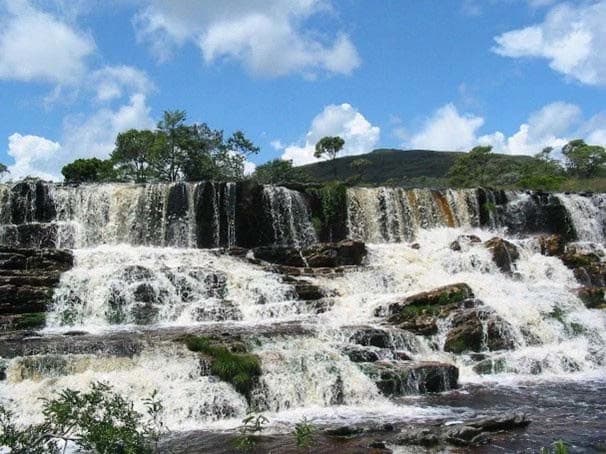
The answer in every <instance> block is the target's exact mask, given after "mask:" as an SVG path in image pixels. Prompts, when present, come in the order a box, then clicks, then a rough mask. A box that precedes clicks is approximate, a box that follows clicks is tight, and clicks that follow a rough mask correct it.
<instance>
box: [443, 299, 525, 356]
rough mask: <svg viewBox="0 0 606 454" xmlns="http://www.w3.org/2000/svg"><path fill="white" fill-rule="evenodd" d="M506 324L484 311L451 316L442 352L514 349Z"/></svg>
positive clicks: (496, 316) (470, 310)
mask: <svg viewBox="0 0 606 454" xmlns="http://www.w3.org/2000/svg"><path fill="white" fill-rule="evenodd" d="M514 345H515V343H514V339H513V335H512V328H511V325H509V323H508V322H506V321H505V320H503V319H502V318H501V317H499V316H498V315H496V314H494V313H492V312H491V311H488V310H485V309H478V308H474V309H465V310H461V311H459V312H458V313H456V314H455V315H454V316H453V319H452V326H451V329H450V331H449V332H448V334H447V335H446V341H445V343H444V351H447V352H451V353H463V352H469V351H472V352H481V351H485V350H490V351H494V350H510V349H513V348H514Z"/></svg>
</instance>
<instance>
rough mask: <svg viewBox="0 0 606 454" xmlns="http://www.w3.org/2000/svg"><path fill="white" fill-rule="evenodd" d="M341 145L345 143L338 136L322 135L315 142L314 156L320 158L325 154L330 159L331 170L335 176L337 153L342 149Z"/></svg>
mask: <svg viewBox="0 0 606 454" xmlns="http://www.w3.org/2000/svg"><path fill="white" fill-rule="evenodd" d="M343 145H345V141H344V140H343V139H342V138H341V137H339V136H335V137H331V136H326V137H322V138H321V139H320V140H319V141H318V143H316V151H315V153H314V156H315V157H316V158H321V157H322V156H324V155H327V156H328V157H329V158H330V159H331V161H332V171H333V176H334V177H335V178H337V161H336V158H337V154H338V153H339V152H340V151H341V150H342V149H343Z"/></svg>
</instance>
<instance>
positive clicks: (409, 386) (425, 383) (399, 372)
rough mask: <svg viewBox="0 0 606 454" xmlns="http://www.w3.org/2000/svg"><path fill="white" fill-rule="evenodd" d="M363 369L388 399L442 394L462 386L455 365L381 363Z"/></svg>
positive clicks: (364, 365) (363, 364)
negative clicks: (391, 397)
mask: <svg viewBox="0 0 606 454" xmlns="http://www.w3.org/2000/svg"><path fill="white" fill-rule="evenodd" d="M360 367H361V368H362V371H363V372H364V373H365V374H366V375H368V376H369V377H370V378H371V379H372V380H373V381H374V382H375V383H376V385H377V387H378V388H379V390H380V391H381V392H382V393H383V394H384V395H386V396H403V395H409V394H426V393H438V392H443V391H448V390H451V389H455V388H456V387H457V386H458V384H457V382H458V379H459V370H458V369H457V368H456V367H455V366H453V365H452V364H444V363H438V362H413V361H380V362H374V363H361V364H360Z"/></svg>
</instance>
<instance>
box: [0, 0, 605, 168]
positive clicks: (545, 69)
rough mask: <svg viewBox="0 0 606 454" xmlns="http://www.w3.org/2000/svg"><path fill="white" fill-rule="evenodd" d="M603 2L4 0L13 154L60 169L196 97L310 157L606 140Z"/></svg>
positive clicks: (199, 118)
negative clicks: (327, 140) (326, 145)
mask: <svg viewBox="0 0 606 454" xmlns="http://www.w3.org/2000/svg"><path fill="white" fill-rule="evenodd" d="M605 23H606V0H578V1H565V2H562V1H558V0H380V1H376V0H375V1H373V0H222V1H214V0H0V162H2V163H4V164H6V165H7V166H8V168H9V171H10V176H9V178H12V179H17V178H21V177H25V176H38V177H41V178H46V179H55V180H60V179H61V173H60V171H61V167H62V166H63V165H65V164H66V163H69V162H71V161H73V160H74V159H77V158H89V157H98V158H106V157H108V156H109V154H110V153H111V151H112V149H113V147H114V142H115V138H116V135H117V134H118V133H119V132H121V131H125V130H128V129H130V128H136V129H145V128H154V126H155V124H156V123H157V122H158V120H159V119H160V117H161V116H162V113H163V112H164V111H165V110H175V109H179V110H185V111H186V113H187V117H188V122H191V123H194V122H206V123H208V124H209V125H210V126H211V127H212V128H215V129H222V130H224V131H225V133H226V134H227V135H229V134H231V133H232V132H234V131H236V130H242V131H244V133H245V134H246V135H247V137H249V138H250V139H251V140H252V141H253V142H255V143H256V144H257V145H259V146H260V148H261V151H260V153H259V154H258V155H255V156H251V157H250V158H249V159H250V162H249V163H248V164H247V170H248V171H252V170H253V169H254V166H255V164H256V165H259V164H262V163H264V162H266V161H268V160H270V159H275V158H282V159H292V160H293V162H294V163H295V164H305V163H309V162H313V161H314V160H315V158H314V157H313V150H314V145H315V143H316V142H317V141H318V140H319V139H320V138H321V137H323V136H326V135H339V136H341V137H343V138H344V139H345V148H344V150H343V154H345V155H356V154H361V153H367V152H370V151H372V150H373V149H375V148H402V149H418V148H423V149H435V150H453V151H454V150H457V151H467V150H469V149H470V148H472V147H473V146H475V145H478V144H488V145H492V146H493V149H494V150H495V151H496V152H500V153H508V154H529V155H532V154H535V153H537V152H539V151H541V150H542V149H543V148H544V147H545V146H553V147H555V148H558V147H561V146H562V145H563V144H564V143H566V142H567V141H568V140H570V139H573V138H579V137H580V138H584V139H585V140H586V141H587V142H588V143H596V144H606V27H605V26H604V24H605Z"/></svg>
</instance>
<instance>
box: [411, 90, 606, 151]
mask: <svg viewBox="0 0 606 454" xmlns="http://www.w3.org/2000/svg"><path fill="white" fill-rule="evenodd" d="M483 124H484V118H482V117H478V116H474V115H470V114H460V113H459V112H458V110H457V109H456V107H455V106H454V105H452V104H446V105H445V106H443V107H441V108H439V109H438V110H436V112H435V113H434V114H433V115H432V116H431V117H430V118H429V119H428V120H426V122H425V124H424V126H423V128H422V130H421V131H420V132H419V133H418V134H416V135H414V136H413V137H412V138H411V139H409V140H406V141H405V142H404V143H403V144H402V145H403V146H405V147H407V148H427V149H434V150H453V151H467V150H470V149H471V148H473V147H474V146H476V145H478V144H482V145H492V147H493V150H494V152H496V153H504V154H514V155H534V154H536V153H538V152H540V151H541V150H542V149H543V148H544V147H547V146H550V147H554V148H555V149H559V148H561V147H562V146H563V145H564V144H566V143H567V142H568V141H569V140H571V139H575V138H585V139H586V141H587V142H588V143H596V144H606V114H599V115H596V116H594V117H593V118H591V119H589V120H583V115H582V112H581V109H580V108H579V107H578V106H576V105H574V104H570V103H565V102H554V103H551V104H547V105H546V106H544V107H543V108H541V109H540V110H538V111H536V112H533V113H532V114H531V115H530V116H529V117H528V119H527V121H526V122H524V123H522V124H521V125H520V126H519V128H518V130H517V131H516V132H515V133H513V134H512V135H510V136H507V135H506V134H505V133H503V132H501V131H495V132H492V133H489V134H484V135H479V131H480V129H481V127H482V126H483Z"/></svg>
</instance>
